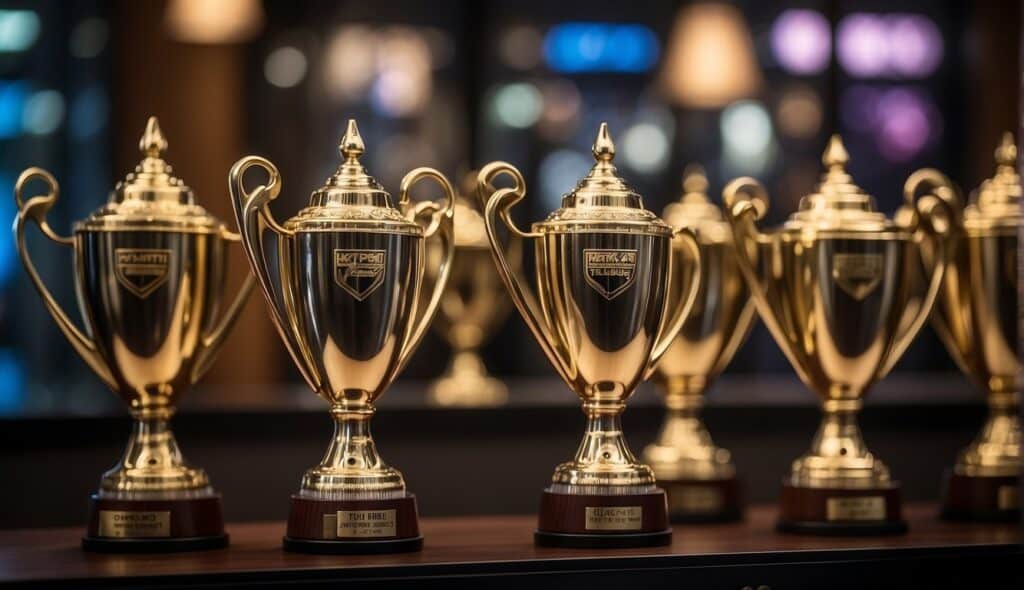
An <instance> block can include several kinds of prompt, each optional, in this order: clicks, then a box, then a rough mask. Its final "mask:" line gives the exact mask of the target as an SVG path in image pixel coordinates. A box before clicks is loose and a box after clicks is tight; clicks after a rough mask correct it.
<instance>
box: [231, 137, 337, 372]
mask: <svg viewBox="0 0 1024 590" xmlns="http://www.w3.org/2000/svg"><path fill="white" fill-rule="evenodd" d="M250 168H259V169H260V170H263V171H264V172H266V174H267V178H268V180H267V184H265V185H262V184H261V185H259V186H257V187H256V188H254V189H253V190H251V191H247V190H245V185H244V180H245V173H246V172H247V171H248V170H249V169H250ZM228 191H229V192H230V193H231V205H232V208H233V209H234V211H235V220H236V221H237V223H238V229H239V233H240V234H241V236H240V239H241V242H242V249H243V250H245V255H246V257H247V258H248V259H249V265H250V266H251V267H252V272H253V274H254V275H256V280H257V281H258V282H259V284H260V288H261V289H262V291H263V296H264V298H266V300H267V305H268V306H270V317H271V319H272V320H273V322H274V326H275V327H276V328H277V332H278V333H279V334H280V335H281V339H282V340H284V343H285V348H287V349H288V353H289V354H291V357H292V360H294V361H295V365H296V366H297V367H298V369H299V372H300V373H301V374H302V377H303V379H305V380H306V383H308V384H309V386H310V387H311V388H312V389H313V391H317V392H319V391H320V378H319V377H318V376H317V374H316V371H315V370H314V369H313V367H314V366H315V365H314V364H313V363H312V362H311V361H310V358H309V352H308V350H307V349H306V347H305V345H304V344H303V343H302V340H301V339H300V338H299V336H298V330H297V326H295V324H294V320H293V319H292V318H291V315H290V314H289V313H288V311H287V310H286V309H282V306H281V301H280V299H279V298H278V297H277V295H276V294H275V289H274V280H273V276H272V275H271V273H270V268H269V265H268V264H267V255H266V251H265V249H264V247H263V233H264V232H265V231H266V230H267V229H268V228H269V229H270V230H271V231H272V232H274V233H275V234H276V235H277V239H278V240H284V239H289V238H291V237H292V235H293V233H292V232H291V231H290V230H288V229H285V228H284V227H282V226H281V224H279V223H278V222H277V220H275V219H274V216H273V214H272V213H271V212H270V207H269V205H270V201H273V200H274V199H276V198H277V196H278V195H279V194H280V193H281V175H280V173H278V171H277V167H276V166H274V165H273V164H272V163H271V162H270V161H269V160H267V159H266V158H261V157H259V156H246V157H244V158H242V159H241V160H239V161H237V162H235V165H234V166H232V167H231V172H230V173H229V174H228ZM277 286H278V288H279V290H280V293H281V298H283V299H284V303H285V307H287V303H288V301H293V300H294V297H293V296H292V294H291V285H290V284H289V282H288V281H287V280H282V281H279V284H278V285H277Z"/></svg>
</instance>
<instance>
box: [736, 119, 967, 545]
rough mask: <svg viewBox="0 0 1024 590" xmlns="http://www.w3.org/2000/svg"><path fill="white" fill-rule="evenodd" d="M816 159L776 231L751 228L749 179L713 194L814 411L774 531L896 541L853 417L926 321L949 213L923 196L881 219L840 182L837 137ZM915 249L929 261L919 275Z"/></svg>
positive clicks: (882, 482) (761, 208) (763, 202)
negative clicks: (809, 186) (817, 400)
mask: <svg viewBox="0 0 1024 590" xmlns="http://www.w3.org/2000/svg"><path fill="white" fill-rule="evenodd" d="M822 159H823V161H824V164H825V166H826V167H827V171H826V172H825V174H824V175H823V176H822V180H821V183H820V184H819V185H818V187H817V190H816V192H815V193H814V194H811V195H808V196H805V197H804V198H803V199H801V201H800V208H799V211H797V212H796V213H794V214H793V215H792V216H790V218H789V220H788V221H787V222H786V223H785V224H784V225H783V226H782V228H781V229H780V230H778V231H775V232H772V233H761V232H760V231H759V230H758V228H757V225H756V221H757V220H758V219H759V218H761V217H762V216H763V215H764V213H765V212H766V211H767V208H768V198H767V194H766V193H765V191H764V188H763V187H762V186H761V185H760V184H758V183H757V181H755V180H753V179H750V178H739V179H736V180H734V181H732V182H731V183H730V184H729V185H728V186H726V187H725V190H724V192H723V193H724V198H725V203H726V210H727V212H728V217H729V221H730V223H731V224H732V229H733V235H734V237H735V240H736V252H737V253H738V254H739V256H738V257H737V260H738V261H739V265H740V270H741V271H742V273H743V275H744V277H745V278H746V280H747V285H748V288H749V289H750V291H751V293H752V295H753V297H754V301H755V304H756V306H757V309H758V312H759V313H760V316H761V319H762V320H763V321H764V323H765V325H766V326H767V327H768V329H769V331H770V332H771V333H772V336H773V337H774V338H775V341H776V342H777V343H778V345H779V347H780V348H781V349H782V351H783V353H785V355H786V357H787V358H788V359H789V361H790V363H792V365H793V368H794V369H795V370H796V372H797V374H798V375H799V376H800V378H801V380H803V382H804V383H805V384H806V385H807V386H808V387H810V388H811V389H813V390H814V391H815V392H817V393H818V395H820V396H821V398H822V402H823V410H824V417H823V420H822V422H821V426H820V427H819V429H818V433H817V434H816V435H815V437H814V442H813V443H812V446H811V450H810V451H809V452H808V453H807V454H805V455H804V456H803V457H801V458H799V459H797V460H796V461H795V462H794V463H793V469H792V473H791V474H790V475H789V477H788V478H786V479H785V480H784V482H783V486H782V498H781V511H780V520H779V523H778V528H779V529H780V530H782V531H787V532H802V533H811V534H887V533H900V532H903V531H905V530H906V523H905V522H904V521H903V519H902V516H901V506H900V486H899V484H898V483H897V482H896V481H893V480H892V479H891V478H890V476H889V469H888V468H887V467H886V466H885V465H884V464H883V463H882V461H880V460H879V459H877V458H875V457H874V456H873V455H872V454H871V453H870V452H869V451H868V450H867V448H866V446H865V444H864V441H863V439H862V437H861V434H860V429H859V427H858V426H857V421H856V416H857V412H858V411H859V410H860V408H861V403H862V398H863V397H864V395H865V393H866V392H867V390H868V388H869V387H870V386H871V384H873V383H874V382H875V381H877V380H879V379H881V378H883V377H884V376H885V375H886V374H887V373H888V372H889V370H890V369H892V367H893V365H895V364H896V362H897V361H898V360H899V358H900V356H902V354H903V352H904V350H906V348H907V346H909V345H910V342H911V341H912V340H913V338H914V336H915V335H916V334H917V332H918V330H919V329H920V327H921V325H922V324H923V323H924V322H925V320H927V318H928V314H929V312H930V311H931V308H932V304H933V303H934V301H935V297H936V294H937V293H938V291H939V287H940V286H941V284H942V276H943V267H944V266H945V255H944V248H945V239H946V235H947V232H948V228H949V223H950V217H951V216H952V212H951V211H950V209H949V205H948V204H947V202H946V201H945V200H943V199H942V198H941V196H940V195H932V194H929V195H924V196H922V197H921V198H920V199H918V200H917V201H916V202H913V203H908V205H910V206H911V208H908V210H907V213H908V214H907V215H903V216H900V217H901V218H902V219H901V220H900V222H899V223H898V222H895V221H892V220H889V219H887V218H886V217H885V215H884V214H882V213H878V212H876V211H875V206H874V199H873V198H872V197H870V196H869V195H867V194H865V193H864V192H863V191H862V190H861V189H860V188H859V187H858V186H857V185H856V184H854V182H853V179H852V178H851V177H850V176H849V175H848V174H847V173H846V170H845V166H846V163H847V161H848V159H849V157H848V155H847V153H846V150H845V149H844V148H843V145H842V142H841V140H840V139H839V136H837V135H836V136H832V139H831V140H830V142H829V145H828V148H827V149H826V150H825V154H824V156H823V158H822ZM922 248H928V249H930V251H933V252H935V255H934V256H932V257H930V258H931V264H930V265H928V266H929V268H927V269H925V270H924V271H922V268H921V264H920V263H919V260H921V257H920V251H921V249H922ZM925 273H926V274H927V276H923V275H924V274H925Z"/></svg>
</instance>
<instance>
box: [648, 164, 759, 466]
mask: <svg viewBox="0 0 1024 590" xmlns="http://www.w3.org/2000/svg"><path fill="white" fill-rule="evenodd" d="M707 184H708V183H707V178H706V177H705V176H704V171H703V169H701V168H700V167H699V166H697V167H690V168H688V169H687V172H686V175H685V179H684V182H683V196H682V198H681V199H680V200H679V201H678V202H675V203H672V204H670V205H669V206H668V207H666V208H665V212H664V213H663V217H664V219H665V221H667V222H668V223H669V224H671V225H672V226H673V227H686V228H689V229H691V230H693V232H694V233H695V234H696V236H697V243H698V245H699V247H700V252H701V260H702V264H701V266H700V273H701V276H700V288H699V289H698V291H697V298H696V301H695V303H694V305H693V309H692V310H691V312H690V315H689V316H688V317H687V319H686V321H685V322H684V323H683V327H682V329H681V330H680V331H679V335H678V336H676V339H675V340H674V341H673V342H672V345H671V346H669V347H668V351H666V353H665V356H663V357H662V359H661V362H660V363H658V369H657V371H656V372H655V381H656V382H657V383H658V385H659V387H660V389H661V391H662V393H663V395H664V397H665V405H666V406H667V408H668V414H667V415H666V417H665V422H664V424H663V425H662V427H661V432H660V433H659V434H658V439H657V440H656V441H655V442H654V443H653V444H651V445H649V446H648V447H647V448H646V449H644V453H643V459H644V462H646V463H647V464H649V465H650V466H651V467H653V468H654V472H655V474H657V476H658V479H662V480H680V479H697V480H718V479H727V478H731V477H733V476H734V475H735V468H734V467H733V464H732V461H731V460H730V456H729V451H727V450H725V449H722V448H719V447H717V446H715V444H714V442H712V440H711V435H710V434H708V431H707V428H705V426H704V423H703V422H702V421H701V419H700V408H701V406H702V405H703V404H704V391H705V390H706V389H707V387H708V385H709V384H710V383H711V381H712V380H713V379H714V378H715V377H717V376H718V375H719V374H720V373H721V372H722V371H723V370H724V369H725V367H726V366H727V365H728V364H729V361H731V360H732V357H733V355H734V354H735V353H736V350H737V349H739V347H740V345H741V344H742V343H743V341H744V340H745V339H746V337H747V334H748V333H749V332H750V327H751V325H752V324H753V319H754V314H755V311H754V304H753V301H752V300H751V298H750V294H749V292H748V291H747V286H746V284H745V283H744V281H743V277H742V276H741V275H740V269H739V265H738V263H737V261H736V248H735V245H734V243H733V239H732V232H731V231H730V230H729V225H728V223H727V222H726V221H725V219H724V217H723V216H722V212H721V210H720V209H719V208H718V207H717V206H715V205H714V204H712V203H711V202H710V201H709V200H708V198H707V195H706V192H707ZM694 272H695V268H694V265H693V260H691V259H690V258H689V257H688V256H687V252H686V250H685V249H684V248H680V247H679V245H678V244H677V246H676V251H675V256H674V257H673V263H672V273H673V276H672V277H673V278H672V285H673V289H675V290H681V289H682V285H686V284H688V283H689V281H690V280H691V276H692V274H693V273H694ZM678 296H679V295H678V294H673V297H678Z"/></svg>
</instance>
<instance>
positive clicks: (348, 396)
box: [229, 121, 454, 500]
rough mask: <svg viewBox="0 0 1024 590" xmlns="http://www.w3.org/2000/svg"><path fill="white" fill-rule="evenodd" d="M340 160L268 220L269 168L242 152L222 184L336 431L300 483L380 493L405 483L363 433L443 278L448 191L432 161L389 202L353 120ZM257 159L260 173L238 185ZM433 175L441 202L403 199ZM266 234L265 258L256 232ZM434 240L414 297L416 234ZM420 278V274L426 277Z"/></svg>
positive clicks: (278, 321)
mask: <svg viewBox="0 0 1024 590" xmlns="http://www.w3.org/2000/svg"><path fill="white" fill-rule="evenodd" d="M339 149H340V151H341V154H342V157H343V159H344V160H343V162H342V163H341V165H340V166H339V167H338V169H337V171H336V172H335V173H334V175H332V176H331V177H330V178H328V179H327V181H326V183H325V184H324V186H322V187H320V188H319V189H317V190H316V191H314V192H313V195H312V197H311V199H310V204H309V206H308V207H306V208H304V209H302V210H301V211H299V212H298V213H297V214H296V215H295V216H294V217H292V218H291V219H289V220H288V221H286V222H285V223H284V224H283V225H282V224H279V223H278V222H277V221H276V220H275V219H274V217H273V215H272V213H271V211H270V208H269V204H270V201H271V200H273V199H275V198H276V197H277V195H278V194H279V193H280V190H281V177H280V174H279V173H278V171H277V168H276V167H275V166H274V165H273V164H271V163H270V162H269V161H267V160H265V159H263V158H260V157H258V156H247V157H245V158H242V159H241V160H239V161H238V162H237V163H235V165H234V166H233V167H232V168H231V173H230V177H229V189H230V191H231V198H232V204H233V205H234V209H235V216H236V219H237V221H238V225H239V227H240V228H241V231H242V236H243V242H242V245H243V246H244V248H245V251H246V254H247V255H248V258H249V262H250V263H251V266H252V269H253V273H254V274H255V275H256V277H257V279H258V281H259V283H260V286H261V287H262V289H263V294H264V296H265V297H266V300H267V304H268V306H269V308H270V315H271V318H272V319H273V320H274V323H275V325H276V326H277V328H278V332H279V333H280V335H281V338H282V340H284V342H285V345H286V346H287V348H288V351H289V352H290V353H291V356H292V359H293V360H294V361H295V364H296V366H297V367H298V368H299V371H300V372H301V373H302V376H303V377H304V378H305V380H306V382H307V383H308V384H309V387H310V388H311V389H312V390H313V391H315V392H316V393H317V394H318V395H319V396H320V397H322V398H323V399H325V400H326V401H327V402H328V403H329V404H330V405H331V415H332V416H333V417H334V420H335V433H334V438H333V440H332V441H331V444H330V447H329V448H328V449H327V452H326V454H325V455H324V458H323V459H322V460H321V462H320V464H319V465H318V466H316V467H314V468H312V469H310V470H308V471H307V472H306V473H305V475H304V476H303V479H302V486H301V489H300V492H299V493H300V495H302V496H305V497H310V498H319V499H336V500H346V499H379V498H392V497H401V496H404V495H405V482H404V480H403V478H402V474H401V473H399V472H398V470H396V469H394V468H393V467H390V466H389V465H387V464H385V463H384V461H383V460H382V459H381V458H380V455H378V454H377V449H376V445H375V444H374V442H373V438H372V436H371V435H370V426H369V424H370V418H371V417H372V416H373V414H374V412H375V411H376V410H375V408H374V405H373V403H374V401H375V400H376V399H377V398H378V397H379V396H380V395H381V394H382V393H383V392H384V390H385V389H386V388H387V387H388V385H390V384H391V382H392V381H393V380H394V379H395V377H396V376H397V375H398V373H399V372H401V370H402V368H403V367H405V364H406V363H407V362H408V360H409V358H410V357H411V356H412V353H413V351H415V349H416V347H417V345H418V344H419V342H420V339H421V338H422V337H423V334H424V332H425V331H426V329H427V326H428V325H429V324H430V321H431V319H432V318H433V316H434V311H435V310H436V308H437V306H438V303H439V302H440V299H441V294H442V293H443V292H444V286H445V283H446V281H447V280H448V274H449V268H450V261H451V257H452V252H453V248H454V241H453V235H452V208H453V203H454V191H453V190H452V187H451V185H450V184H449V183H448V181H447V179H445V177H444V176H443V175H442V174H441V173H440V172H438V171H436V170H434V169H432V168H417V169H416V170H413V171H411V172H409V173H408V174H407V175H406V176H405V178H404V179H403V180H402V184H401V189H400V192H399V198H398V203H397V207H396V206H394V205H392V200H391V195H389V194H388V193H387V192H386V191H384V189H383V188H382V187H381V186H380V184H379V183H377V181H376V180H375V179H374V178H373V177H371V176H370V175H369V174H367V172H366V169H365V168H363V166H362V164H360V163H359V156H360V155H361V154H362V153H363V151H364V146H363V141H362V138H361V137H360V135H359V130H358V128H357V127H356V124H355V121H349V124H348V130H347V131H346V133H345V136H344V137H343V138H342V141H341V145H340V146H339ZM251 168H258V169H261V170H263V171H264V172H265V173H266V174H267V177H268V179H267V182H266V184H262V185H259V186H257V187H256V188H254V189H252V190H246V188H245V187H244V184H243V181H244V176H245V173H246V172H247V171H248V170H250V169H251ZM424 179H430V180H434V181H435V182H437V183H438V184H439V185H440V186H441V188H442V189H443V191H444V194H445V200H444V202H443V203H435V202H433V201H421V202H417V203H415V204H413V203H412V202H410V200H409V193H410V191H411V189H412V187H413V185H415V184H416V183H418V182H419V181H420V180H424ZM268 230H269V231H271V232H272V233H274V234H275V235H276V239H277V251H276V263H272V262H271V260H273V259H272V258H271V256H272V253H271V252H268V251H267V250H266V249H265V247H264V234H265V233H266V232H267V231H268ZM426 240H436V241H437V242H438V243H439V246H438V248H439V249H440V252H441V254H440V256H438V258H437V261H436V264H437V268H436V269H433V270H431V271H430V272H429V273H426V276H427V277H428V278H432V279H433V284H427V285H426V287H427V288H426V289H425V290H426V291H427V293H429V295H428V296H426V297H424V298H423V299H422V301H421V298H420V290H421V288H423V283H424V282H425V281H424V271H423V267H424V241H426ZM428 283H429V281H428Z"/></svg>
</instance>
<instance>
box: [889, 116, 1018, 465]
mask: <svg viewBox="0 0 1024 590" xmlns="http://www.w3.org/2000/svg"><path fill="white" fill-rule="evenodd" d="M995 158H996V172H995V175H994V176H993V177H992V178H990V179H988V180H986V181H985V182H983V183H982V185H981V186H980V187H979V188H978V190H977V191H975V192H974V194H973V195H972V197H971V202H970V204H968V205H967V207H966V208H965V209H964V210H963V211H962V215H957V216H956V217H955V218H954V219H953V223H952V224H951V228H950V234H951V239H950V241H949V251H948V254H947V256H948V260H949V265H948V267H947V268H946V274H945V278H944V279H943V283H942V289H941V290H940V291H939V297H938V300H937V301H936V304H935V311H936V313H934V314H933V315H932V325H933V326H934V327H935V330H936V332H938V334H939V336H940V337H941V339H942V341H943V342H944V343H945V345H946V348H947V349H948V350H949V353H950V355H952V357H953V359H954V360H956V362H957V365H959V366H960V368H961V369H962V370H963V371H964V373H966V374H967V375H968V376H969V377H970V378H971V379H972V380H973V381H974V382H975V384H977V386H978V387H979V388H980V389H981V390H982V391H984V392H985V394H986V399H987V400H988V406H989V416H988V420H987V421H986V423H985V426H984V427H983V428H982V430H981V433H979V435H978V436H977V438H975V439H974V441H973V442H972V443H971V444H970V446H968V447H967V448H966V449H964V450H963V451H962V452H961V453H960V455H959V457H958V458H957V463H956V467H955V471H956V473H958V474H960V475H967V476H981V477H999V476H1016V475H1019V474H1020V470H1021V457H1020V444H1021V435H1020V419H1019V414H1020V394H1019V391H1020V387H1021V382H1020V371H1021V366H1020V361H1019V357H1018V355H1017V352H1018V345H1017V343H1018V332H1017V321H1018V315H1017V314H1018V301H1017V297H1018V291H1017V231H1018V227H1019V224H1020V221H1021V212H1020V206H1021V184H1020V176H1018V175H1017V170H1016V166H1017V147H1016V145H1014V143H1013V136H1012V135H1011V134H1010V133H1006V134H1004V136H1003V140H1002V143H1001V144H1000V145H999V147H998V148H997V149H996V152H995ZM922 190H944V191H946V192H948V193H949V194H954V195H955V194H956V189H955V188H954V187H953V185H952V183H950V181H949V180H948V179H947V178H946V177H945V176H943V175H942V174H941V173H939V172H937V171H935V170H921V171H919V172H916V173H914V174H913V175H912V176H911V177H910V178H909V179H907V184H906V188H905V191H906V192H907V193H908V194H915V193H917V192H920V191H922ZM957 213H960V210H959V209H957Z"/></svg>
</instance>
